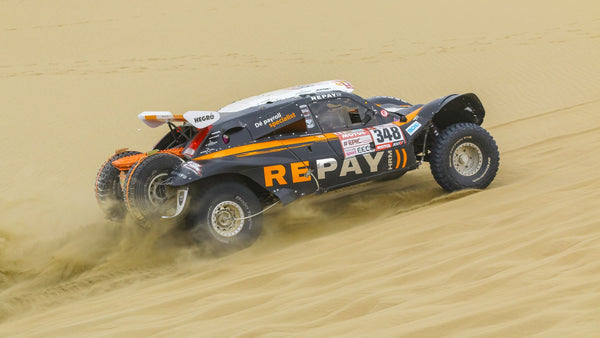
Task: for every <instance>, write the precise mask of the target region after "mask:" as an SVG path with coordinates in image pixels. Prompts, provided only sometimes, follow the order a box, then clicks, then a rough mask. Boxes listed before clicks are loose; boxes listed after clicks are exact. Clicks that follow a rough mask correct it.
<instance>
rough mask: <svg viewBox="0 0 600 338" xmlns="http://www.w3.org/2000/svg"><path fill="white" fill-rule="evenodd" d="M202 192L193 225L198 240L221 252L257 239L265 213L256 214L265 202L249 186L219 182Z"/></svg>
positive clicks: (192, 231)
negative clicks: (261, 201) (262, 202)
mask: <svg viewBox="0 0 600 338" xmlns="http://www.w3.org/2000/svg"><path fill="white" fill-rule="evenodd" d="M199 193H200V194H201V195H200V196H197V197H196V198H198V204H197V210H196V212H195V215H194V217H193V219H192V224H191V229H190V235H191V236H192V238H193V239H194V240H195V241H196V242H199V244H208V245H209V246H211V247H212V248H215V249H217V251H220V252H222V251H228V250H236V249H241V248H244V247H247V246H250V245H251V244H252V243H253V242H254V241H256V239H257V238H258V236H259V235H260V232H261V230H262V215H256V214H257V213H259V212H260V211H261V210H262V205H261V203H260V200H259V199H258V197H257V196H256V194H255V193H254V192H253V191H252V190H251V189H250V188H248V187H247V186H245V185H243V184H242V183H238V182H220V183H215V184H211V185H209V186H207V187H206V188H205V189H202V191H200V192H199ZM195 200H196V199H195ZM195 204H196V203H195ZM255 215H256V216H255ZM251 216H252V217H251Z"/></svg>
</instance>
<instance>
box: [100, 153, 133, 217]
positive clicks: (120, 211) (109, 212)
mask: <svg viewBox="0 0 600 338" xmlns="http://www.w3.org/2000/svg"><path fill="white" fill-rule="evenodd" d="M138 154H141V153H140V152H139V151H124V152H121V153H117V154H114V155H112V156H111V157H110V158H109V159H108V160H106V162H104V163H103V164H102V166H101V167H100V170H98V175H96V184H95V187H94V192H95V194H96V201H98V205H99V206H100V209H101V210H102V211H103V212H104V214H105V215H106V218H108V219H111V220H120V219H123V218H124V217H125V215H126V214H127V208H126V207H125V203H123V192H122V189H121V182H120V178H119V176H120V171H119V169H117V168H115V167H114V166H113V165H112V162H113V161H115V160H118V159H120V158H123V157H127V156H131V155H138Z"/></svg>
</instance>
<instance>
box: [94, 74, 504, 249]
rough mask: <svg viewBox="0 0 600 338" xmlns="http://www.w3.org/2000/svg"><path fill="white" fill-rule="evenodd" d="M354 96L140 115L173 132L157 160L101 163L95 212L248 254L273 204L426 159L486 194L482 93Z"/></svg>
mask: <svg viewBox="0 0 600 338" xmlns="http://www.w3.org/2000/svg"><path fill="white" fill-rule="evenodd" d="M353 90H354V88H353V87H352V85H350V83H348V82H346V81H339V80H338V81H335V80H334V81H325V82H319V83H314V84H310V85H304V86H298V87H292V88H288V89H282V90H278V91H274V92H270V93H266V94H262V95H258V96H254V97H250V98H247V99H244V100H241V101H237V102H234V103H232V104H230V105H227V106H225V107H223V108H221V109H220V110H219V111H189V112H187V113H185V114H183V115H174V114H172V113H170V112H144V113H141V114H139V115H138V117H139V119H141V120H142V121H143V122H145V123H146V124H147V125H149V126H150V127H158V126H160V125H163V124H165V123H166V124H167V125H168V126H169V132H168V133H167V134H166V135H165V136H164V137H163V138H162V139H161V140H160V141H159V142H158V143H157V144H156V145H155V146H154V148H153V150H151V151H149V152H146V153H141V152H134V151H127V150H120V151H117V152H116V153H115V154H114V155H113V156H111V157H110V158H109V159H108V160H107V161H106V162H105V163H104V165H103V166H102V167H101V169H100V171H99V172H98V175H97V178H96V198H97V200H98V202H99V205H100V207H101V208H102V210H103V211H104V212H105V213H106V215H107V216H108V217H109V218H113V219H114V218H123V217H124V216H125V215H126V214H127V213H129V214H130V215H131V216H132V217H133V218H134V219H136V220H139V221H141V222H145V223H151V222H173V221H175V222H179V223H182V224H185V225H186V226H187V227H188V229H190V234H191V236H192V237H193V238H194V239H196V240H198V241H207V242H212V243H215V244H217V245H221V246H223V247H243V246H247V245H249V244H251V243H252V242H253V241H254V240H255V239H256V238H257V237H258V235H259V234H260V232H261V228H262V213H263V211H265V210H266V209H267V208H269V207H270V206H272V205H274V204H276V203H282V204H283V205H286V204H289V203H291V202H293V201H295V200H296V199H298V198H300V197H302V196H306V195H310V194H321V193H324V192H327V191H331V190H334V189H338V188H342V187H346V186H350V185H354V184H357V183H361V182H365V181H369V180H374V179H392V178H397V177H400V176H401V175H403V174H404V173H405V172H407V171H409V170H413V169H417V168H418V167H419V165H420V164H421V163H422V162H423V161H427V162H429V163H430V168H431V172H432V174H433V177H434V178H435V180H436V181H437V182H438V183H439V185H440V186H441V187H442V188H444V189H446V190H448V191H454V190H459V189H465V188H476V189H482V188H485V187H487V186H488V185H489V184H490V183H491V182H492V180H493V179H494V177H495V176H496V172H497V170H498V166H499V154H498V148H497V146H496V143H495V141H494V139H493V138H492V137H491V136H490V134H489V133H488V132H487V131H486V130H485V129H483V128H482V127H480V125H481V123H482V122H483V118H484V115H485V111H484V108H483V106H482V104H481V102H480V100H479V99H478V98H477V96H476V95H475V94H463V95H448V96H444V97H441V98H438V99H436V100H433V101H431V102H429V103H427V104H425V105H423V104H417V105H411V104H409V103H408V102H406V101H404V100H401V99H398V98H395V97H387V96H377V97H371V98H368V99H363V98H361V97H360V96H357V95H355V94H353V93H352V92H353ZM177 122H182V123H181V124H177Z"/></svg>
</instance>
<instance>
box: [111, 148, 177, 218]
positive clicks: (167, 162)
mask: <svg viewBox="0 0 600 338" xmlns="http://www.w3.org/2000/svg"><path fill="white" fill-rule="evenodd" d="M182 162H184V161H183V159H181V158H180V157H178V156H175V155H173V154H168V153H158V154H154V155H151V156H148V157H144V158H142V159H141V160H139V161H138V162H137V163H136V164H134V166H133V167H132V168H131V169H130V170H129V172H128V173H127V177H126V179H125V184H124V185H123V199H124V200H125V205H126V206H127V209H128V210H129V213H130V214H131V215H132V216H133V218H135V219H136V220H137V221H139V222H140V223H149V222H159V221H164V220H170V221H178V220H179V219H181V217H177V218H163V216H166V217H170V216H172V215H174V214H175V211H176V209H177V191H178V190H179V189H180V188H178V187H171V186H167V185H164V184H162V183H163V182H164V181H165V180H166V179H167V178H168V177H169V173H170V172H171V171H173V170H174V169H175V168H177V167H178V166H179V165H181V163H182ZM180 216H182V215H180Z"/></svg>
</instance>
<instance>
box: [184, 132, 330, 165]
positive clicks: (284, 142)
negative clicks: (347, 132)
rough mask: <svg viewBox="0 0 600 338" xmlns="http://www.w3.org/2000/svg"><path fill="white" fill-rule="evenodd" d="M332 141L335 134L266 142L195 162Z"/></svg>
mask: <svg viewBox="0 0 600 338" xmlns="http://www.w3.org/2000/svg"><path fill="white" fill-rule="evenodd" d="M331 139H333V140H336V139H337V136H336V135H334V134H324V135H316V136H304V137H297V138H292V139H288V140H277V141H266V142H261V143H255V144H248V145H244V146H239V147H235V148H230V149H224V150H220V151H216V152H214V153H211V154H207V155H202V156H199V157H196V158H194V160H195V161H201V160H210V159H214V158H221V157H226V156H232V155H240V154H245V153H252V152H257V151H261V150H266V149H270V148H282V147H286V146H288V145H297V144H299V143H306V144H308V143H311V142H327V141H329V140H331ZM249 155H252V154H248V155H241V156H249Z"/></svg>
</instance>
